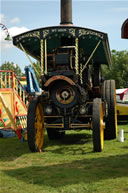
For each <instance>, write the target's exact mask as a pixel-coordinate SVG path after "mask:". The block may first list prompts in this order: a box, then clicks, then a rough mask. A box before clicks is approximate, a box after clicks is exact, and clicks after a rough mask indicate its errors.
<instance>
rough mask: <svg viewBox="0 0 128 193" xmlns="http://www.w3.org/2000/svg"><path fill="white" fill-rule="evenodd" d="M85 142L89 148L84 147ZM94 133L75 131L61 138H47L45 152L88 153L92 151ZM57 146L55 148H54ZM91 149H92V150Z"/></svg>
mask: <svg viewBox="0 0 128 193" xmlns="http://www.w3.org/2000/svg"><path fill="white" fill-rule="evenodd" d="M85 144H88V145H87V148H85V147H84V148H83V146H84V145H85ZM89 144H92V135H91V134H87V133H73V134H66V136H65V137H64V138H63V139H61V140H48V139H47V140H46V144H45V148H44V151H45V152H52V153H57V154H65V153H66V154H72V155H76V154H77V155H78V154H87V153H92V147H91V148H90V146H89ZM54 146H55V148H54ZM90 150H91V151H90Z"/></svg>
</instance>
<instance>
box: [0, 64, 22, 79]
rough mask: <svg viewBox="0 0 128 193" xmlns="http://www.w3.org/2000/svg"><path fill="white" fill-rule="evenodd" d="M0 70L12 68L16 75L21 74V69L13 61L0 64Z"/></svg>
mask: <svg viewBox="0 0 128 193" xmlns="http://www.w3.org/2000/svg"><path fill="white" fill-rule="evenodd" d="M0 70H13V71H14V73H15V74H16V76H22V71H21V69H20V67H19V66H18V64H14V63H13V62H11V63H10V62H5V63H4V64H2V65H1V66H0Z"/></svg>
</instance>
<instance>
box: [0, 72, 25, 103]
mask: <svg viewBox="0 0 128 193" xmlns="http://www.w3.org/2000/svg"><path fill="white" fill-rule="evenodd" d="M0 89H14V90H15V91H16V92H17V93H18V95H19V97H20V98H21V100H22V101H23V103H24V104H25V105H26V106H27V104H28V101H27V99H26V96H28V93H27V92H26V90H25V89H24V87H23V86H22V85H21V83H20V81H19V80H18V78H17V77H16V75H15V74H14V72H13V71H7V70H0Z"/></svg>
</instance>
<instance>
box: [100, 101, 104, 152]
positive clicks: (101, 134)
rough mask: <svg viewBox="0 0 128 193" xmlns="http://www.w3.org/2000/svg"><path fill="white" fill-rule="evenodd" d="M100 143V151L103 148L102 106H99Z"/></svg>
mask: <svg viewBox="0 0 128 193" xmlns="http://www.w3.org/2000/svg"><path fill="white" fill-rule="evenodd" d="M100 143H101V150H103V147H104V125H103V105H102V104H101V109H100Z"/></svg>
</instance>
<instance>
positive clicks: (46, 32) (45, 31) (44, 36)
mask: <svg viewBox="0 0 128 193" xmlns="http://www.w3.org/2000/svg"><path fill="white" fill-rule="evenodd" d="M48 34H49V30H44V31H43V38H46V36H47V35H48Z"/></svg>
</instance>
